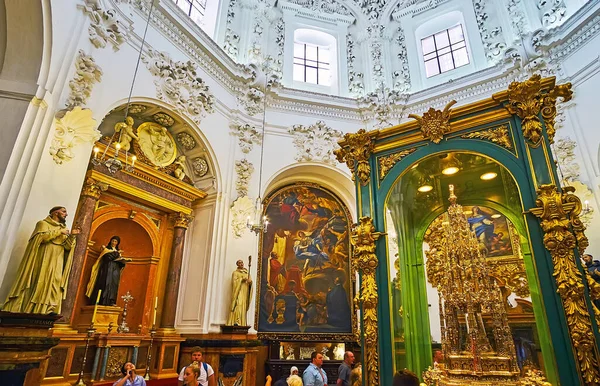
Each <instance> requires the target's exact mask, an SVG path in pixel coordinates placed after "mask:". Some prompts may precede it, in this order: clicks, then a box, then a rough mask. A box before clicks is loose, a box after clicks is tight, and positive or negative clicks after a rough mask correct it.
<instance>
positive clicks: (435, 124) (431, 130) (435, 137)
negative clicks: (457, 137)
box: [408, 100, 456, 143]
mask: <svg viewBox="0 0 600 386" xmlns="http://www.w3.org/2000/svg"><path fill="white" fill-rule="evenodd" d="M455 103H456V101H455V100H451V101H450V102H448V104H447V105H446V107H444V110H443V111H440V110H436V109H434V108H433V107H430V108H429V110H427V112H426V113H425V114H423V116H422V117H420V116H418V115H416V114H409V116H408V117H409V118H413V119H416V120H417V121H418V122H419V125H420V126H421V133H422V134H423V138H428V139H429V140H431V141H432V142H433V143H440V141H441V140H442V138H444V134H447V133H449V132H450V114H451V113H452V110H451V109H450V107H452V106H453V105H454V104H455Z"/></svg>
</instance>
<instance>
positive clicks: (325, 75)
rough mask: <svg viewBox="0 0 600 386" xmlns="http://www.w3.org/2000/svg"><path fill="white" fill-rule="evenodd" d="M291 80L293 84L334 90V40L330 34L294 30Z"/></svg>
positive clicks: (335, 78)
mask: <svg viewBox="0 0 600 386" xmlns="http://www.w3.org/2000/svg"><path fill="white" fill-rule="evenodd" d="M293 55H294V56H293V72H292V79H293V84H294V86H295V87H298V88H313V89H315V91H319V90H320V89H322V91H331V89H332V88H335V89H336V90H337V87H336V86H337V73H338V66H337V41H336V39H335V37H333V36H332V35H330V34H328V33H325V32H322V31H318V30H314V29H307V28H299V29H296V30H295V31H294V51H293Z"/></svg>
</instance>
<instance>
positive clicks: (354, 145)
mask: <svg viewBox="0 0 600 386" xmlns="http://www.w3.org/2000/svg"><path fill="white" fill-rule="evenodd" d="M339 145H340V149H337V150H334V152H333V154H335V156H336V158H337V161H338V162H340V163H344V162H345V163H346V166H348V169H350V173H352V179H354V177H355V176H357V177H358V180H359V181H360V184H361V185H363V186H365V185H367V184H368V183H369V180H370V178H371V166H370V165H369V158H370V157H371V153H372V152H373V148H374V147H375V142H374V141H373V138H371V135H370V134H369V133H368V132H367V131H365V129H360V130H358V131H357V132H356V134H351V133H346V134H345V135H344V138H343V140H342V141H341V142H339Z"/></svg>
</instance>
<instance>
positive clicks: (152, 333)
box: [144, 324, 156, 381]
mask: <svg viewBox="0 0 600 386" xmlns="http://www.w3.org/2000/svg"><path fill="white" fill-rule="evenodd" d="M155 334H156V325H155V324H153V325H152V329H151V330H150V345H149V346H148V354H147V355H146V374H144V380H146V381H149V380H150V361H151V360H152V343H154V335H155Z"/></svg>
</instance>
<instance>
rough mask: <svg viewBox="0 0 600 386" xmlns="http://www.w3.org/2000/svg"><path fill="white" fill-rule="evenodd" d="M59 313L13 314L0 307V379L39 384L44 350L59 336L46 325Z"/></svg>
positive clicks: (46, 352)
mask: <svg viewBox="0 0 600 386" xmlns="http://www.w3.org/2000/svg"><path fill="white" fill-rule="evenodd" d="M58 318H60V316H59V315H35V314H17V313H10V312H2V311H0V379H1V380H2V381H1V382H0V383H1V384H2V385H25V386H33V385H39V384H40V382H41V380H42V374H41V371H40V368H41V367H43V365H44V364H45V362H46V361H47V360H48V358H49V357H50V356H49V355H48V351H49V350H50V349H51V348H52V347H54V346H56V345H57V344H58V342H59V339H57V338H52V337H51V336H50V332H49V329H50V328H51V327H52V325H53V324H54V322H55V321H56V319H58Z"/></svg>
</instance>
